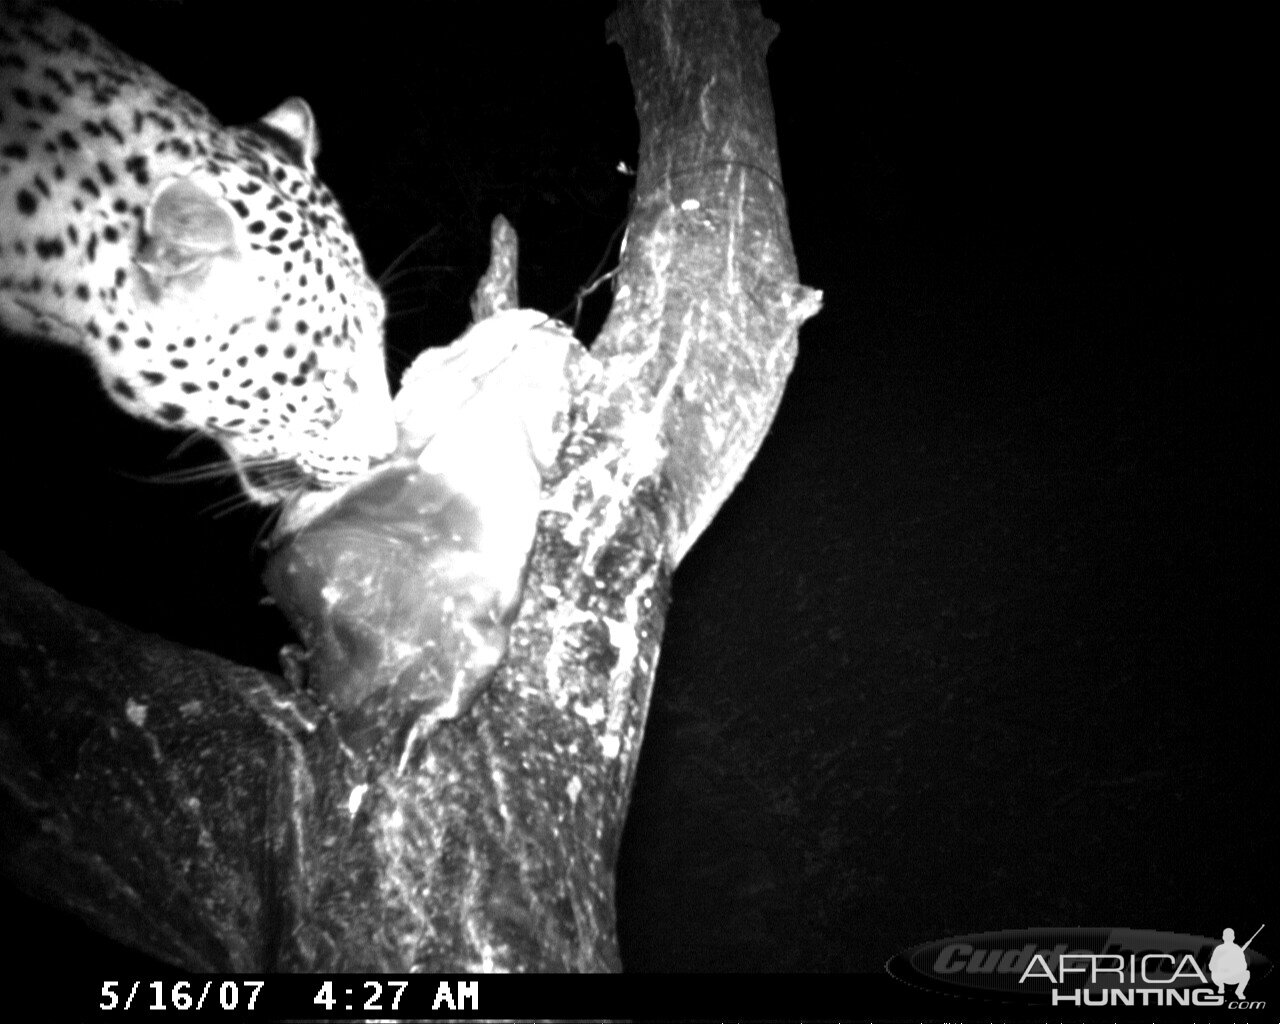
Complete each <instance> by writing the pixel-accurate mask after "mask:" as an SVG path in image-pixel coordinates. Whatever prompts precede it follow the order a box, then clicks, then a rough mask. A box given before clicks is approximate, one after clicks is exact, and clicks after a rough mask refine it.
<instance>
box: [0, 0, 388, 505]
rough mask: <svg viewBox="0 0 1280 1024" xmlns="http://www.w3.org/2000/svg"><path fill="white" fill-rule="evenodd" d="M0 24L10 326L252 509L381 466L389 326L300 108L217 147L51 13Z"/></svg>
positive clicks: (102, 43)
mask: <svg viewBox="0 0 1280 1024" xmlns="http://www.w3.org/2000/svg"><path fill="white" fill-rule="evenodd" d="M0 15H3V18H2V20H0V327H3V328H4V329H5V330H6V332H8V333H9V334H10V335H12V336H26V337H30V338H35V339H39V340H43V341H46V342H53V343H56V344H61V345H67V346H72V347H74V348H75V349H77V350H78V351H80V352H82V353H84V355H85V356H87V357H88V359H89V360H90V361H91V362H92V365H93V367H94V369H95V370H96V373H97V377H98V379H99V380H100V382H101V385H102V387H103V389H104V390H105V392H106V394H107V395H108V396H109V397H110V399H111V400H112V401H113V402H114V403H115V404H116V405H118V406H119V407H120V408H122V409H123V410H124V411H125V412H126V413H128V414H130V415H132V416H135V417H137V418H140V419H142V420H146V421H148V422H151V423H153V424H156V425H158V426H160V427H164V428H169V429H175V430H185V431H194V432H196V433H198V434H201V435H204V436H206V437H209V438H211V439H212V440H214V441H215V442H217V443H218V444H219V445H220V446H221V448H222V450H223V451H224V452H225V454H226V456H227V457H228V458H229V462H230V466H231V467H233V468H234V472H235V474H236V475H237V476H238V478H239V480H240V483H241V485H242V488H243V493H244V494H245V495H246V496H247V497H248V499H249V500H250V501H251V502H253V503H256V504H259V505H268V506H271V505H274V506H277V507H283V506H282V503H284V502H287V501H288V500H290V499H292V498H295V497H296V496H297V495H299V494H305V493H315V492H330V493H332V492H334V491H335V490H340V489H341V488H343V487H346V486H349V485H351V484H352V483H353V482H354V481H357V480H359V479H361V478H364V477H365V476H366V475H367V474H368V473H370V472H371V471H372V470H373V469H374V468H375V467H377V466H378V465H379V464H383V463H385V461H386V460H387V459H389V458H390V457H391V455H392V453H393V452H394V450H395V447H396V444H397V428H396V424H395V418H394V414H393V407H392V400H391V393H390V387H389V384H388V380H387V372H386V362H385V353H384V345H383V329H384V323H385V319H386V307H385V304H384V300H383V297H382V294H381V292H380V291H379V289H378V286H377V284H376V283H375V282H374V281H373V280H372V279H371V278H370V276H369V273H368V271H367V269H366V266H365V262H364V258H363V255H362V252H361V250H360V247H359V246H358V244H357V242H356V239H355V236H354V234H353V232H352V230H351V228H350V226H349V225H348V223H347V220H346V218H345V217H344V215H343V212H342V209H341V208H340V206H339V205H338V202H337V200H336V199H335V197H334V195H333V193H332V192H331V191H330V190H329V189H328V188H327V187H326V186H325V185H324V183H323V182H322V181H321V180H320V178H319V177H318V176H317V174H316V170H315V162H316V158H317V157H318V155H319V152H320V139H319V132H318V130H317V126H316V118H315V115H314V114H313V112H312V110H311V108H310V107H309V106H308V105H307V103H306V102H305V101H304V100H302V99H300V98H298V97H292V98H289V99H286V100H284V101H283V102H282V103H281V104H280V105H279V106H277V107H275V108H274V109H272V110H271V111H269V112H268V113H267V114H266V115H264V116H263V117H262V118H261V119H260V120H258V121H256V122H253V123H251V124H247V125H243V126H240V127H225V126H224V125H222V124H221V123H220V122H219V121H218V120H216V119H215V118H214V116H213V115H212V114H211V113H210V112H209V111H208V110H207V109H206V108H205V106H204V105H203V104H202V103H201V102H200V101H198V100H197V99H195V98H194V97H193V96H191V95H190V94H188V93H187V92H185V91H183V90H182V89H180V88H178V87H177V86H174V85H172V84H170V83H169V82H168V81H167V80H166V79H164V78H163V77H161V76H160V75H159V74H158V73H157V72H155V71H154V70H152V69H151V68H150V67H148V66H146V65H145V64H143V63H141V62H140V61H138V60H135V59H134V58H132V57H130V56H129V55H128V54H126V53H125V52H124V51H122V50H121V49H119V48H118V47H116V46H115V45H113V44H112V43H110V42H108V41H107V40H106V39H104V38H103V37H102V36H101V35H99V34H98V33H97V32H96V31H95V30H94V29H92V28H90V27H89V26H87V25H85V24H82V23H81V22H79V21H77V20H75V19H73V18H71V17H70V16H68V15H66V14H64V13H62V12H60V11H58V10H57V9H56V8H54V7H51V6H48V5H46V4H43V3H34V2H30V0H0Z"/></svg>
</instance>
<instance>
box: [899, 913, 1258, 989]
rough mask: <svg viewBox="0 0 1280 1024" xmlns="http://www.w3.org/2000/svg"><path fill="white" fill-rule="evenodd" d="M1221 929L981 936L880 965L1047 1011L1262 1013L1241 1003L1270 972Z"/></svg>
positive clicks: (912, 978)
mask: <svg viewBox="0 0 1280 1024" xmlns="http://www.w3.org/2000/svg"><path fill="white" fill-rule="evenodd" d="M1261 931H1262V928H1258V930H1257V931H1255V932H1254V933H1253V936H1251V937H1250V938H1249V939H1248V940H1246V941H1245V942H1244V944H1243V945H1237V943H1236V941H1235V931H1234V930H1233V929H1231V928H1226V929H1224V930H1223V932H1222V937H1221V938H1219V939H1211V938H1208V937H1206V936H1203V935H1186V934H1183V933H1180V932H1154V931H1137V930H1134V929H1128V928H1057V929H1049V928H1045V929H1033V930H1029V931H1007V932H983V933H981V934H978V935H962V936H958V937H955V938H950V939H939V940H938V941H937V942H927V943H925V944H924V945H922V946H916V947H915V948H914V949H909V950H907V951H906V952H905V953H899V954H898V955H897V956H895V957H894V958H893V959H892V960H890V961H889V963H888V964H887V965H886V969H887V970H888V972H889V973H890V974H891V975H892V976H893V977H895V978H897V979H898V980H899V981H902V982H905V983H906V984H908V985H914V986H917V987H919V988H924V989H928V990H929V991H932V992H940V993H944V994H947V995H957V996H968V997H969V998H975V997H976V998H986V999H990V1000H993V1001H1000V1002H1019V1003H1031V1004H1038V1005H1049V1006H1072V1007H1085V1006H1136V1007H1143V1006H1151V1007H1155V1006H1190V1007H1205V1006H1221V1007H1224V1008H1228V1009H1263V1008H1265V1007H1266V1005H1267V1004H1266V1000H1265V999H1262V1000H1258V999H1253V998H1252V996H1250V997H1246V996H1245V990H1246V988H1252V987H1253V986H1254V985H1255V984H1256V983H1257V981H1258V980H1259V979H1261V978H1264V977H1266V975H1267V974H1268V973H1270V971H1271V962H1270V961H1269V960H1268V959H1267V958H1266V957H1264V956H1263V955H1262V954H1260V953H1259V952H1258V951H1257V950H1256V949H1253V948H1251V946H1252V943H1253V940H1254V939H1255V938H1257V936H1258V932H1261Z"/></svg>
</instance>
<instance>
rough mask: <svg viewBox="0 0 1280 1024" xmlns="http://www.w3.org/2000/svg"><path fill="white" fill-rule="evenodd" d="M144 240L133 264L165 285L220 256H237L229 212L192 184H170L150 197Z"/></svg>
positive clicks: (170, 181) (181, 181) (186, 181)
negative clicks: (172, 279) (233, 253)
mask: <svg viewBox="0 0 1280 1024" xmlns="http://www.w3.org/2000/svg"><path fill="white" fill-rule="evenodd" d="M144 228H145V231H146V238H145V240H144V241H143V243H142V246H141V247H140V248H139V250H138V255H137V256H136V258H135V262H136V263H137V264H138V266H140V267H141V268H142V269H143V270H145V271H147V273H148V274H150V275H151V277H152V279H153V281H154V282H155V283H156V284H159V285H163V284H164V283H165V282H166V281H167V280H169V279H171V278H174V277H186V276H190V275H196V274H198V273H199V272H200V271H202V270H204V269H205V268H207V267H208V266H209V264H210V263H211V262H212V261H213V259H214V258H215V257H217V256H220V255H224V254H226V253H230V252H234V251H235V224H234V223H233V221H232V218H231V212H230V211H229V210H228V209H227V208H226V207H225V206H223V205H222V203H220V202H219V201H218V200H217V199H215V198H214V197H213V196H211V195H210V194H209V193H208V192H206V191H205V190H204V189H203V188H201V187H200V186H199V185H197V184H196V183H195V182H193V181H192V180H191V179H190V178H182V177H175V178H168V179H166V180H165V181H163V182H161V183H160V186H159V187H158V188H157V189H156V191H155V192H154V193H153V194H152V196H151V205H150V206H149V207H148V208H147V215H146V219H145V221H144Z"/></svg>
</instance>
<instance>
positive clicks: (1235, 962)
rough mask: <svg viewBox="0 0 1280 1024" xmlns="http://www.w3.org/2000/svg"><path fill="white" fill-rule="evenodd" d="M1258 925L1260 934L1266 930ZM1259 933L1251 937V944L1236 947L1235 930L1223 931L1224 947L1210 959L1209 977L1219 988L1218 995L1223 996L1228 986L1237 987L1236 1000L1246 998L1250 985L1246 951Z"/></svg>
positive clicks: (1220, 947) (1226, 929)
mask: <svg viewBox="0 0 1280 1024" xmlns="http://www.w3.org/2000/svg"><path fill="white" fill-rule="evenodd" d="M1265 927H1266V925H1265V924H1261V925H1258V932H1260V931H1262V929H1263V928H1265ZM1258 932H1254V933H1253V934H1252V935H1250V936H1249V942H1246V943H1245V944H1244V945H1243V946H1237V945H1236V933H1235V929H1233V928H1223V929H1222V945H1221V946H1219V947H1218V948H1217V949H1215V950H1214V951H1213V956H1211V957H1210V958H1209V977H1210V978H1212V979H1213V983H1214V984H1215V985H1217V986H1218V995H1222V994H1223V992H1224V991H1225V990H1226V987H1227V986H1228V985H1234V986H1235V987H1236V998H1237V999H1243V998H1244V987H1245V986H1246V985H1247V984H1249V978H1250V974H1249V968H1248V966H1247V965H1246V962H1245V958H1244V951H1245V950H1246V949H1248V948H1249V943H1250V942H1252V941H1253V940H1254V939H1256V938H1257V937H1258Z"/></svg>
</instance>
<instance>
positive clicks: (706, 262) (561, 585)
mask: <svg viewBox="0 0 1280 1024" xmlns="http://www.w3.org/2000/svg"><path fill="white" fill-rule="evenodd" d="M771 35H772V26H771V25H770V24H769V23H768V22H766V21H764V20H763V19H762V17H761V16H760V14H759V11H758V10H757V9H756V8H755V7H753V6H743V5H735V4H723V5H722V4H682V3H677V2H671V0H669V2H666V3H647V4H634V5H625V6H624V7H623V8H622V9H621V10H620V11H619V13H618V14H617V15H616V16H615V17H614V18H613V19H612V21H611V22H610V36H611V38H612V39H613V40H614V41H616V42H618V43H620V44H621V45H622V47H623V50H624V52H625V54H626V57H627V62H628V68H629V70H630V74H631V78H632V82H633V84H634V87H635V92H636V96H637V107H638V111H639V118H640V125H641V139H642V141H641V146H642V148H641V159H640V164H639V168H638V175H637V194H636V202H635V208H634V212H633V214H632V218H631V222H630V226H629V230H628V235H627V242H626V246H625V250H624V253H623V257H622V260H621V266H620V268H619V272H618V276H617V279H616V293H615V302H614V309H613V313H612V315H611V317H610V320H609V322H608V324H607V325H606V329H605V331H604V333H603V334H602V336H601V337H600V338H599V339H598V340H597V342H596V344H595V346H594V348H593V350H592V352H591V353H590V355H587V356H584V357H583V358H582V359H581V360H579V361H578V362H577V364H576V365H575V366H574V367H573V368H572V369H571V370H570V371H569V372H570V373H571V381H570V383H571V386H572V389H573V401H572V409H571V414H570V415H569V416H568V417H567V418H566V421H565V424H564V442H563V445H562V447H561V450H560V455H559V458H558V461H557V464H556V466H555V467H554V468H553V469H552V471H551V472H550V474H549V476H548V478H547V479H546V481H545V485H544V504H543V511H542V514H541V517H540V520H539V528H538V533H537V539H536V542H535V545H534V549H533V552H532V555H531V557H530V563H529V567H528V576H527V580H526V585H525V589H524V597H523V602H522V604H521V607H520V612H519V616H518V619H517V621H516V623H515V625H514V627H513V629H512V634H511V641H510V647H509V649H508V652H507V656H506V658H505V659H504V661H503V663H502V664H501V666H500V667H499V669H498V672H497V674H496V676H495V677H494V678H493V680H492V681H491V682H490V683H489V685H488V687H487V689H486V690H485V692H484V693H483V694H482V695H481V696H480V698H479V699H478V700H477V701H476V703H475V706H474V707H473V708H472V709H471V711H470V712H469V713H468V714H465V715H463V716H462V717H461V718H459V719H457V720H455V721H452V722H445V723H443V724H441V725H440V726H439V727H438V728H435V729H434V730H433V731H432V732H431V733H430V735H429V736H428V737H427V738H426V739H425V741H424V742H423V743H422V744H421V745H420V746H419V747H418V748H416V749H415V751H414V756H413V757H412V758H410V759H409V760H407V761H403V762H402V761H401V759H400V758H399V756H398V755H399V754H400V753H402V751H400V750H397V749H393V747H392V746H391V745H383V746H376V745H375V747H374V748H373V749H372V750H368V749H365V748H363V747H360V746H359V745H357V744H355V743H353V742H351V735H350V734H349V732H348V731H347V730H346V729H345V727H344V723H343V721H342V720H341V718H340V717H339V716H336V715H334V714H333V713H331V712H330V711H328V710H326V709H325V708H324V707H321V706H320V705H319V704H318V703H317V702H315V701H314V700H313V699H312V698H311V697H310V696H309V695H308V694H307V693H306V692H305V691H300V690H298V689H297V688H296V687H292V686H290V685H289V684H288V683H286V682H285V681H284V680H282V679H279V678H276V677H273V676H270V675H267V674H263V673H258V672H254V671H251V670H248V669H244V668H242V667H239V666H235V665H232V664H229V663H227V662H224V661H221V660H219V659H216V658H213V657H211V656H209V655H205V654H202V653H200V652H194V651H190V650H186V649H183V648H180V647H177V646H176V645H172V644H169V643H167V642H165V641H163V640H160V639H158V638H155V637H147V636H142V635H140V634H137V633H136V632H134V631H132V630H129V629H127V628H126V627H123V626H120V625H118V624H116V623H113V622H111V621H109V620H107V619H105V618H104V617H103V616H100V615H98V614H97V613H94V612H91V611H88V610H85V609H81V608H78V607H76V606H74V605H71V604H70V603H69V602H66V601H65V600H63V599H61V598H59V597H58V596H57V595H56V594H53V593H52V592H51V591H48V590H47V589H45V588H43V587H41V586H40V585H39V584H37V583H35V582H34V581H31V580H30V579H29V578H27V577H26V576H25V575H24V574H22V573H21V571H20V570H17V569H16V567H14V566H12V564H11V563H9V564H7V563H2V562H0V588H3V595H4V600H3V608H4V611H3V613H2V614H0V630H3V633H2V634H0V635H2V636H3V642H4V645H5V651H4V666H5V673H4V674H5V679H4V685H3V694H4V697H3V701H4V706H3V713H4V717H3V732H2V733H0V739H2V740H3V751H4V754H3V761H2V762H0V777H2V778H3V781H4V790H3V792H4V794H5V801H6V806H5V807H4V809H3V810H4V813H5V820H6V823H7V824H8V827H7V828H6V829H5V832H4V840H3V846H2V850H0V854H2V856H3V862H4V865H5V870H6V872H7V873H8V874H9V875H11V876H13V877H15V878H16V879H18V881H19V882H20V884H22V885H23V886H24V887H26V888H28V889H30V890H32V891H35V892H37V893H39V894H41V895H43V896H46V897H48V898H49V899H50V900H52V901H54V902H57V903H60V904H63V905H66V906H69V907H72V908H73V909H75V910H76V911H77V912H78V913H80V914H81V915H82V916H84V917H85V918H86V919H88V920H89V921H91V922H92V923H94V924H95V925H96V926H97V927H99V928H100V929H102V930H103V931H104V932H106V933H108V934H110V935H112V936H114V937H115V938H118V939H119V940H121V941H123V942H125V943H127V944H130V945H133V946H136V947H138V948H141V949H144V950H146V951H147V952H150V953H152V954H154V955H156V956H158V957H161V958H163V959H166V960H170V961H174V962H176V963H179V964H182V965H183V966H185V967H188V968H191V969H202V970H220V969H221V970H228V969H229V970H310V971H333V970H347V971H387V972H400V971H406V970H424V971H425V970H430V971H474V970H520V971H530V970H546V971H563V970H573V971H583V970H616V969H618V968H619V967H620V963H619V959H618V951H617V943H616V938H615V929H614V904H613V869H614V862H615V858H616V855H617V850H618V843H619V840H620V837H621V833H622V826H623V821H624V817H625V814H626V809H627V802H628V798H629V794H630V790H631V784H632V780H633V777H634V772H635V765H636V758H637V754H638V750H639V745H640V740H641V736H642V734H643V728H644V722H645V716H646V713H647V709H648V704H649V696H650V690H651V686H652V682H653V673H654V668H655V666H656V663H657V658H658V649H659V643H660V639H661V635H662V629H663V624H664V621H665V614H666V608H667V603H668V594H669V586H670V579H671V573H672V571H673V569H674V567H675V565H676V564H677V563H678V561H679V559H680V558H681V557H682V556H683V554H684V552H685V551H687V550H688V547H689V545H690V544H692V543H693V541H694V539H695V538H696V537H697V535H698V534H699V533H700V532H701V531H702V529H703V528H704V527H705V526H706V524H707V522H709V520H710V519H711V517H712V516H713V515H714V513H715V511H716V509H717V508H718V507H719V506H720V504H721V503H722V502H723V501H724V499H725V498H726V497H727V495H728V493H729V491H730V490H731V489H732V487H733V486H734V485H735V484H736V482H737V481H738V479H740V477H741V475H742V473H743V472H744V471H745V469H746V466H747V464H748V463H749V462H750V460H751V458H752V457H753V455H754V453H755V452H756V450H757V449H758V447H759V444H760V442H761V440H762V439H763V437H764V434H765V432H766V431H767V429H768V426H769V423H770V421H771V419H772V417H773V414H774V411H775V409H776V408H777V405H778V402H779V400H780V398H781V395H782V390H783V387H784V384H785V381H786V378H787V375H788V373H789V371H790V368H791V366H792V363H793V362H794V358H795V352H796V335H797V332H798V329H799V326H800V324H801V322H802V321H803V320H804V319H806V318H807V317H808V316H811V315H812V314H813V313H814V312H816V310H817V307H818V296H817V294H816V293H814V292H812V291H809V290H807V289H804V288H801V287H800V286H799V285H798V284H797V281H796V270H795V265H794V257H793V255H792V251H791V244H790V239H789V236H788V232H787V223H786V212H785V203H784V196H783V192H782V189H781V186H780V185H779V180H780V174H779V168H778V158H777V152H776V144H775V140H774V135H773V117H772V109H771V105H770V100H769V92H768V84H767V78H766V74H765V66H764V57H765V50H766V47H767V45H768V42H769V40H770V38H771ZM496 251H497V252H498V253H499V254H500V255H502V257H503V258H504V259H510V258H514V250H513V249H503V247H501V246H499V247H497V249H496ZM499 262H500V261H499ZM498 290H499V291H502V288H499V289H498ZM482 301H484V302H485V303H486V305H488V306H489V307H493V306H495V305H501V304H502V303H501V302H494V301H492V300H482ZM398 713H400V714H402V715H403V714H404V712H403V709H401V710H400V711H399V712H398ZM411 724H412V723H411V722H409V721H406V720H404V719H401V720H395V721H391V720H387V721H384V722H380V723H379V726H380V728H384V729H386V730H388V731H389V732H399V733H403V732H404V731H406V730H407V729H408V728H409V727H410V725H411Z"/></svg>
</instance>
